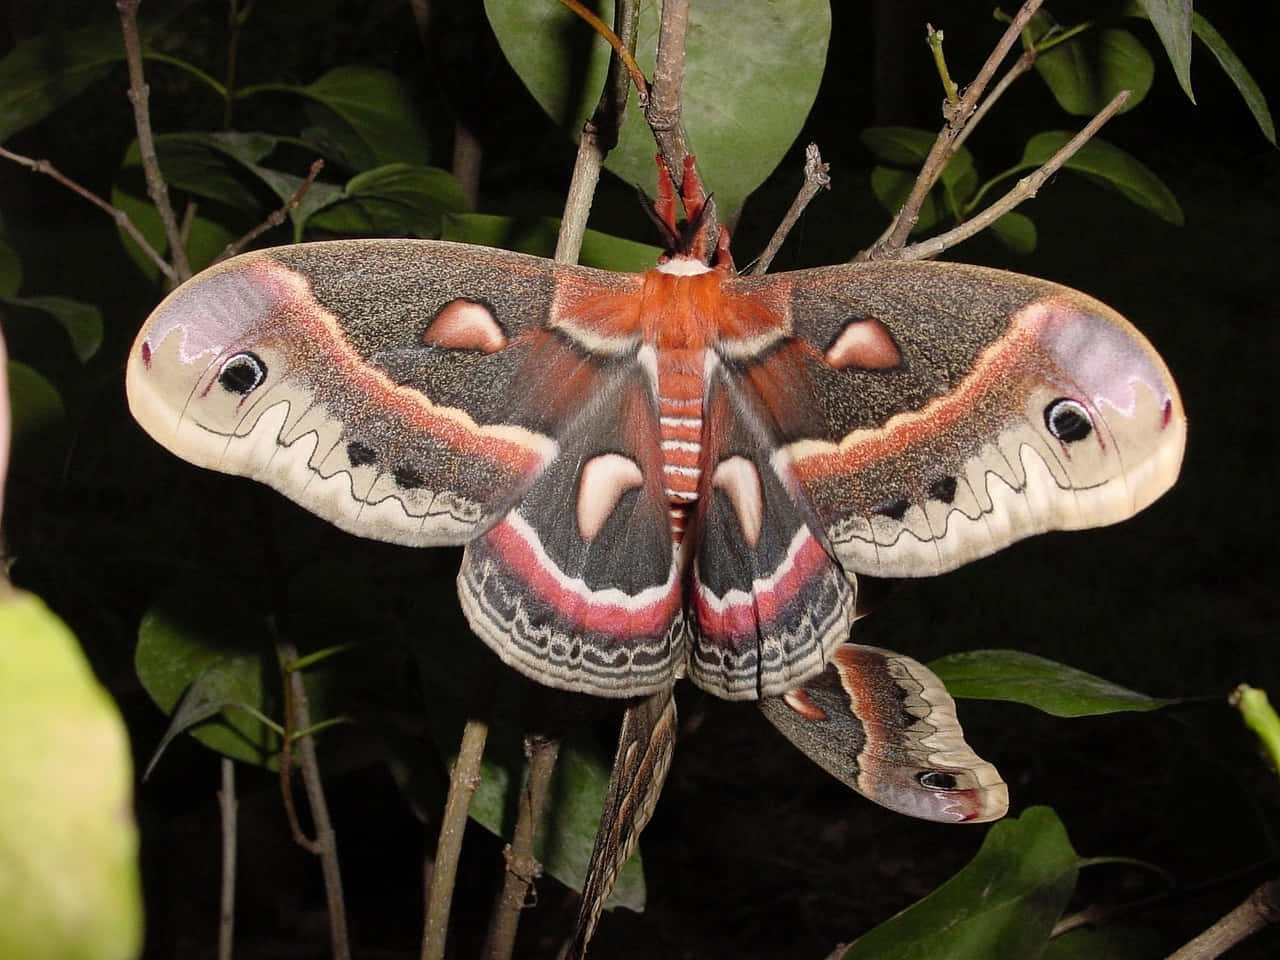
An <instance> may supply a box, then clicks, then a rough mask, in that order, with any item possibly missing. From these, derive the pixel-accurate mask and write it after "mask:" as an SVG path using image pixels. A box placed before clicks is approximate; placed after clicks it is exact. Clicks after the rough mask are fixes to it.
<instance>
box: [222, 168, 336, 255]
mask: <svg viewBox="0 0 1280 960" xmlns="http://www.w3.org/2000/svg"><path fill="white" fill-rule="evenodd" d="M323 169H324V160H322V159H320V158H316V159H315V160H313V161H312V162H311V169H310V170H308V171H307V176H306V179H304V180H303V181H302V184H301V185H300V186H299V187H298V189H297V190H295V191H293V196H291V197H290V198H289V199H288V200H286V201H285V202H284V205H283V206H282V207H280V208H279V209H278V210H273V211H272V212H271V213H270V214H269V215H268V216H267V218H266V219H265V220H263V221H262V222H261V223H260V224H258V225H257V226H256V227H254V228H253V229H252V230H250V231H249V232H248V233H246V234H245V235H244V236H242V237H241V238H240V239H239V240H233V241H232V242H231V243H228V244H227V245H226V246H225V247H223V248H222V252H221V253H219V254H218V256H217V257H216V258H215V259H214V261H213V262H214V263H219V262H221V261H223V260H226V259H227V258H228V257H233V256H235V255H236V254H237V253H239V252H240V251H241V250H243V249H244V248H245V247H247V246H248V245H249V244H251V243H252V242H253V241H254V240H256V239H258V237H260V236H262V234H264V233H266V232H267V231H268V230H272V229H274V228H276V227H278V226H280V224H282V223H284V220H285V217H287V216H288V215H289V213H290V211H291V210H293V209H294V208H295V207H296V206H297V205H298V204H299V203H301V202H302V198H303V197H305V196H306V195H307V191H308V190H310V189H311V185H312V184H313V183H315V182H316V177H318V176H319V175H320V171H321V170H323Z"/></svg>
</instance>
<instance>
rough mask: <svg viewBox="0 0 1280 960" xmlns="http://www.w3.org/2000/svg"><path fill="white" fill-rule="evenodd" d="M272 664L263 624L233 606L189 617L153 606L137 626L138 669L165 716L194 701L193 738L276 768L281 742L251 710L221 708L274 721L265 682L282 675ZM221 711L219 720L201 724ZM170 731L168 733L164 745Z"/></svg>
mask: <svg viewBox="0 0 1280 960" xmlns="http://www.w3.org/2000/svg"><path fill="white" fill-rule="evenodd" d="M272 657H273V654H272V646H271V637H270V635H269V633H268V631H267V627H266V624H265V622H264V621H263V620H262V619H261V618H260V617H258V616H256V615H255V614H254V613H253V612H252V611H250V610H247V609H243V608H240V607H239V606H238V605H236V604H234V603H230V604H228V603H223V604H222V605H220V606H219V607H217V608H209V609H204V610H199V611H196V612H194V615H192V614H188V615H185V616H179V615H177V614H175V613H173V612H171V611H170V610H167V609H164V608H162V607H153V608H151V609H150V610H148V611H147V612H146V613H145V614H143V617H142V623H141V624H140V625H139V626H138V646H137V648H136V649H135V650H134V669H135V670H136V671H137V673H138V679H139V680H141V681H142V686H143V688H144V689H145V690H146V691H147V693H148V694H149V695H150V696H151V699H152V700H153V701H154V702H155V704H156V706H158V707H159V708H160V709H161V710H163V711H164V712H165V713H166V714H174V712H175V710H176V709H177V707H178V705H179V703H180V702H182V701H183V698H184V697H187V698H188V702H187V709H186V711H185V714H184V716H183V718H182V720H183V729H186V728H187V727H189V726H190V724H191V723H196V724H198V725H197V726H194V727H192V728H191V735H192V736H194V737H195V738H196V739H197V740H199V741H200V742H201V743H203V744H204V745H205V746H207V747H210V748H211V749H213V750H216V751H218V752H219V753H221V754H224V755H226V756H228V757H232V758H234V759H236V760H245V761H247V762H249V763H256V764H260V765H266V766H269V767H272V768H274V767H275V762H276V761H275V756H276V752H277V751H278V750H279V749H280V740H279V737H277V736H276V734H275V733H274V732H273V731H272V730H271V729H270V728H268V727H266V726H265V725H263V724H262V723H261V722H260V721H259V720H257V719H256V718H254V717H252V716H250V715H249V714H248V713H246V712H245V711H243V710H240V709H223V707H224V706H226V705H227V704H232V703H235V704H244V705H248V706H251V707H254V708H255V709H257V710H260V711H262V712H263V713H265V714H267V715H268V716H270V715H271V713H272V707H271V706H270V705H269V703H268V691H267V690H266V688H265V684H266V683H267V682H268V681H267V679H266V678H268V677H275V676H276V670H275V667H274V665H273V664H272ZM193 687H195V690H194V691H192V688H193ZM189 692H190V693H189ZM272 693H274V691H272ZM270 699H271V700H272V701H273V702H274V701H275V700H278V698H277V697H274V696H272V697H271V698H270ZM219 712H220V716H219V718H218V719H217V720H209V721H208V722H205V723H199V721H200V720H202V719H205V718H207V717H209V716H212V715H213V714H214V713H219ZM202 713H203V716H202V715H201V714H202ZM172 732H173V731H172V730H171V732H170V733H166V734H165V739H164V741H163V742H162V744H161V746H163V743H164V742H167V741H168V740H169V738H170V735H171V733H172ZM158 752H159V751H158V750H157V754H158Z"/></svg>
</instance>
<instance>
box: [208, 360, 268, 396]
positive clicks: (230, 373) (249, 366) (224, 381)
mask: <svg viewBox="0 0 1280 960" xmlns="http://www.w3.org/2000/svg"><path fill="white" fill-rule="evenodd" d="M265 379H267V365H266V364H265V363H263V362H262V359H261V358H260V357H259V356H258V355H257V354H254V353H237V354H236V355H235V356H234V357H232V358H231V359H230V360H228V361H227V362H226V363H224V364H223V365H222V372H221V373H219V374H218V384H219V385H220V386H221V387H222V388H223V389H224V390H230V391H231V392H232V393H238V394H240V395H241V396H243V395H244V394H246V393H251V392H252V391H254V390H256V389H258V387H259V386H261V385H262V381H263V380H265Z"/></svg>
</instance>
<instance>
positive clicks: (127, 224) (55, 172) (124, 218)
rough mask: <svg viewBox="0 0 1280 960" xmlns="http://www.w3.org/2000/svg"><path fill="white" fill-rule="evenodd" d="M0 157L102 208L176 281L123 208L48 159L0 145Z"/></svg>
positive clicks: (176, 278) (162, 258) (162, 270)
mask: <svg viewBox="0 0 1280 960" xmlns="http://www.w3.org/2000/svg"><path fill="white" fill-rule="evenodd" d="M0 157H4V158H5V159H6V160H12V161H13V162H14V163H18V164H21V165H22V166H24V167H26V168H27V169H29V170H34V171H35V172H36V173H43V174H44V175H45V176H48V177H52V178H53V179H54V180H57V181H58V182H59V183H60V184H62V185H63V186H64V187H66V188H67V189H68V190H70V191H72V192H73V193H77V194H79V195H80V196H82V197H84V199H86V200H88V201H89V202H90V203H92V204H93V205H94V206H96V207H98V208H99V209H100V210H103V211H104V212H105V213H106V214H107V216H109V217H111V219H112V220H114V221H115V222H116V225H117V226H118V227H120V229H121V230H123V231H124V232H125V233H127V234H129V236H130V237H132V238H133V242H134V243H136V244H137V245H138V247H139V249H141V250H142V252H143V253H145V254H146V255H147V257H148V258H149V259H150V260H151V262H152V263H154V264H155V265H156V268H157V269H159V271H160V272H161V273H163V274H164V275H165V276H166V277H168V278H169V280H170V281H172V282H173V283H177V282H178V274H177V273H176V272H175V271H174V269H173V267H171V266H170V265H169V263H168V262H167V261H166V260H165V258H164V257H162V256H160V254H159V253H158V252H157V251H156V248H155V247H153V246H151V244H150V243H148V242H147V238H146V237H144V236H143V235H142V231H141V230H139V229H138V228H137V226H136V225H135V224H134V222H133V221H132V220H130V219H129V215H128V214H127V213H125V212H124V211H123V210H121V209H119V208H118V207H114V206H112V205H111V204H110V203H108V202H107V201H106V200H103V199H102V198H101V197H100V196H98V195H97V194H96V193H94V192H93V191H92V190H89V189H87V188H85V187H82V186H80V184H78V183H76V182H75V181H74V180H72V179H71V178H70V177H68V176H67V175H66V174H64V173H62V172H61V171H60V170H59V169H58V168H57V167H55V166H54V165H53V164H52V163H50V162H49V161H48V160H33V159H31V158H30V157H24V156H23V155H22V154H20V153H14V152H13V151H11V150H6V149H5V148H4V147H0Z"/></svg>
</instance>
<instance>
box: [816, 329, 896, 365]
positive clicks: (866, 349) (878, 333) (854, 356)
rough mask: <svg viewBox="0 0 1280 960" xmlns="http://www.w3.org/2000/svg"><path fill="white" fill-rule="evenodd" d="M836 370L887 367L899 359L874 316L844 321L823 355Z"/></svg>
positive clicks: (892, 344)
mask: <svg viewBox="0 0 1280 960" xmlns="http://www.w3.org/2000/svg"><path fill="white" fill-rule="evenodd" d="M823 356H824V357H825V358H826V361H827V363H829V364H831V366H833V367H835V368H836V369H837V370H843V369H845V368H846V367H857V368H858V369H860V370H890V369H892V368H893V367H896V366H897V365H898V364H900V363H901V362H902V354H901V353H899V352H898V345H897V344H896V343H894V342H893V337H892V335H891V334H890V333H889V331H888V330H887V329H886V328H885V325H884V324H883V323H881V322H880V321H879V320H877V319H875V318H874V317H867V318H865V319H863V320H853V321H850V322H849V323H847V324H845V328H844V329H843V330H841V331H840V336H838V337H836V340H835V343H833V344H831V346H830V347H828V348H827V352H826V353H825V354H824V355H823Z"/></svg>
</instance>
